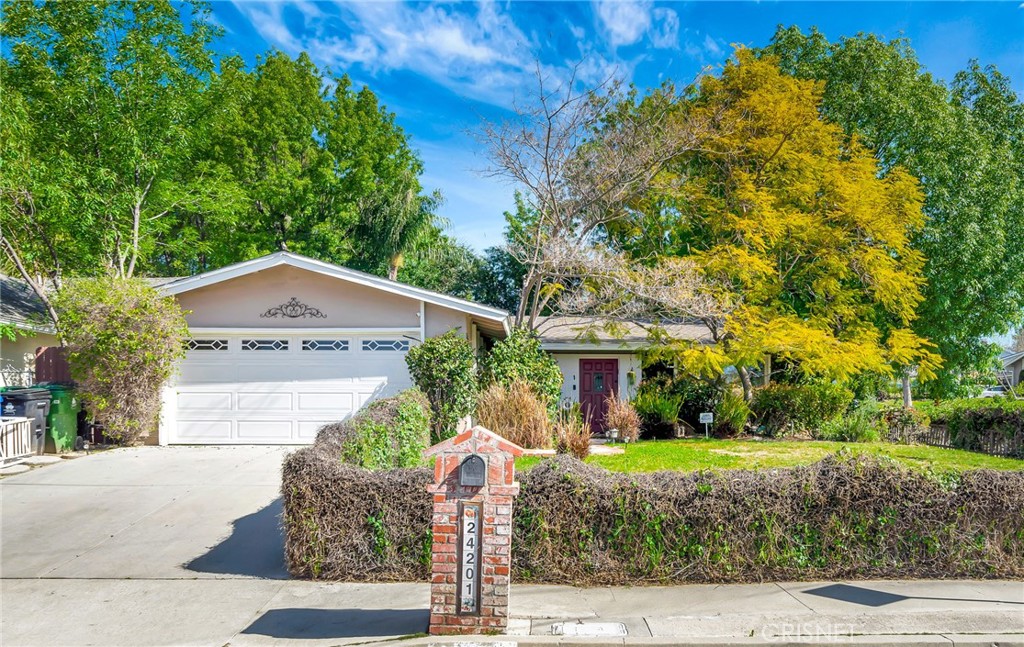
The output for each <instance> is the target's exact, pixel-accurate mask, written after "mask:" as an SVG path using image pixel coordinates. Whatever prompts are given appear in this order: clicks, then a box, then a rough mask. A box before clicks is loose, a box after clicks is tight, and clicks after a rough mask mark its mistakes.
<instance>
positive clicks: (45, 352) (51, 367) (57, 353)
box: [36, 346, 72, 384]
mask: <svg viewBox="0 0 1024 647" xmlns="http://www.w3.org/2000/svg"><path fill="white" fill-rule="evenodd" d="M42 382H47V383H53V384H71V383H72V379H71V369H70V368H69V367H68V360H67V355H66V354H65V352H64V349H63V348H62V347H60V346H41V347H39V348H37V349H36V383H42Z"/></svg>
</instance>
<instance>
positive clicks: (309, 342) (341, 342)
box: [302, 339, 348, 350]
mask: <svg viewBox="0 0 1024 647" xmlns="http://www.w3.org/2000/svg"><path fill="white" fill-rule="evenodd" d="M302 350H348V340H347V339H303V340H302Z"/></svg>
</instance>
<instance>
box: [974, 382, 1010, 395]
mask: <svg viewBox="0 0 1024 647" xmlns="http://www.w3.org/2000/svg"><path fill="white" fill-rule="evenodd" d="M1007 393H1008V391H1007V390H1006V387H1005V386H999V385H992V386H986V387H985V390H984V391H982V392H981V395H979V396H978V397H979V398H998V397H1001V396H1004V395H1006V394H1007Z"/></svg>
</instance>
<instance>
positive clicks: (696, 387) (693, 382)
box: [639, 375, 723, 427]
mask: <svg viewBox="0 0 1024 647" xmlns="http://www.w3.org/2000/svg"><path fill="white" fill-rule="evenodd" d="M653 391H657V392H659V393H663V394H666V395H669V396H672V397H674V398H678V400H679V407H678V408H677V410H676V420H674V421H673V424H674V423H675V422H677V421H682V422H686V423H687V424H689V425H690V426H692V427H697V425H698V424H699V422H700V414H702V413H706V412H713V411H714V410H715V407H716V406H717V405H718V401H719V400H721V399H722V392H723V388H722V385H720V384H716V383H714V382H708V381H706V380H701V379H696V378H691V377H688V376H686V375H678V376H675V377H672V376H668V375H664V376H658V377H655V378H652V379H648V380H644V382H643V384H641V385H640V389H639V393H650V392H653Z"/></svg>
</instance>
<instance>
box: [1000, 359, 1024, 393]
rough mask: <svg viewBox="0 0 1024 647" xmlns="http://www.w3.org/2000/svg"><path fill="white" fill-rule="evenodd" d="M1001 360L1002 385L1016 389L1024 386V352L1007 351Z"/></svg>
mask: <svg viewBox="0 0 1024 647" xmlns="http://www.w3.org/2000/svg"><path fill="white" fill-rule="evenodd" d="M999 360H1000V361H1001V362H1002V363H1003V371H1002V374H1001V375H1000V383H1001V384H1004V385H1005V386H1012V387H1013V388H1015V389H1016V388H1018V387H1021V386H1022V385H1024V351H1016V352H1014V351H1006V352H1005V353H1003V354H1002V355H1000V356H999Z"/></svg>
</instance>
